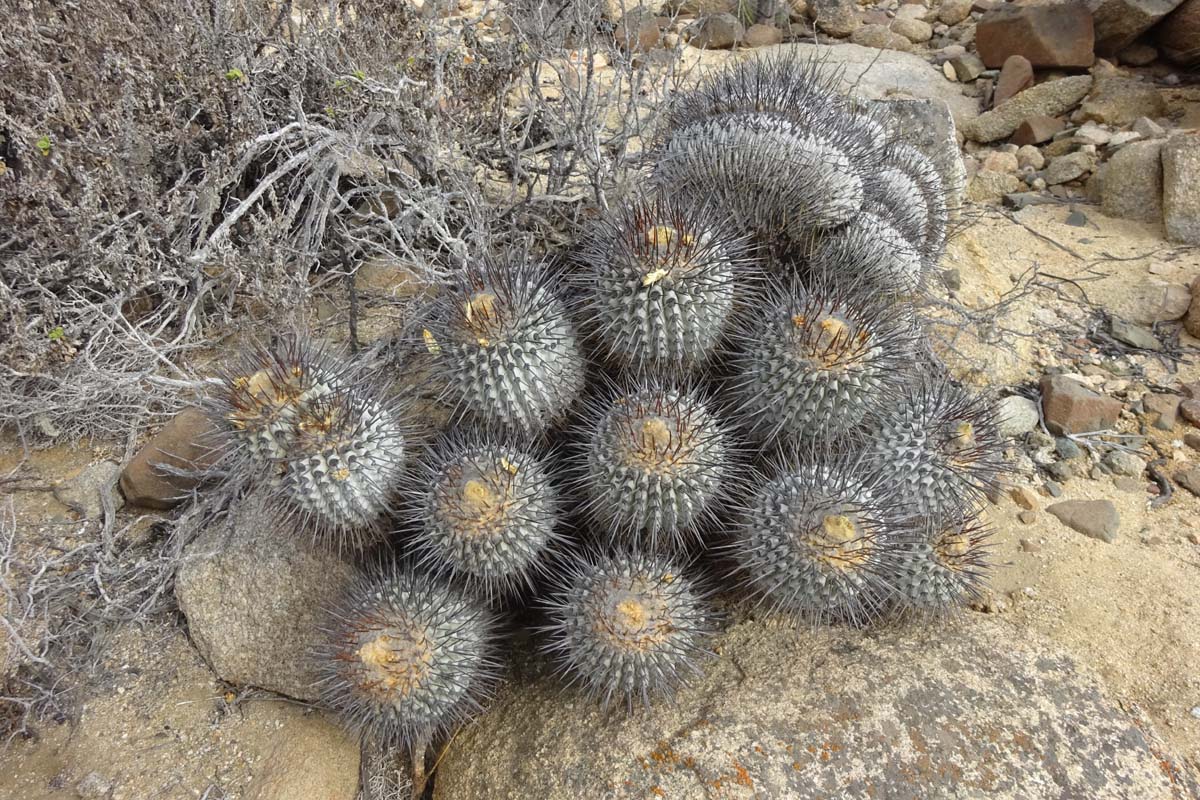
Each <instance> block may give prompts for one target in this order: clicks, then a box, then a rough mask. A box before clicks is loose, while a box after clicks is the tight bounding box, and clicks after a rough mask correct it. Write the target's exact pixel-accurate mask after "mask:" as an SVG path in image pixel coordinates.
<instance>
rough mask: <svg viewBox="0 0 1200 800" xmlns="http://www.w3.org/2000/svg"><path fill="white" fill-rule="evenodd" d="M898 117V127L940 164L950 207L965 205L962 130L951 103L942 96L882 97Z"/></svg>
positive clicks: (956, 207)
mask: <svg viewBox="0 0 1200 800" xmlns="http://www.w3.org/2000/svg"><path fill="white" fill-rule="evenodd" d="M876 102H877V103H882V104H885V105H886V106H887V109H888V111H889V112H890V113H891V115H892V118H893V119H894V120H895V121H896V130H897V131H898V132H899V134H900V136H901V137H903V138H904V140H905V141H907V142H908V143H909V144H911V145H912V146H913V147H915V148H917V149H918V150H920V151H921V152H922V153H923V154H924V155H925V157H926V158H928V159H929V160H930V161H932V162H933V164H934V166H936V167H937V169H938V173H939V174H940V175H941V176H942V185H943V186H944V187H945V189H946V207H947V208H949V209H950V210H951V212H953V211H955V210H956V209H958V208H959V206H961V205H962V201H963V193H964V192H965V191H966V185H967V170H966V167H964V166H963V161H962V156H961V154H960V150H959V147H958V132H957V130H956V128H955V125H954V117H953V116H952V115H951V113H950V109H949V107H947V105H946V104H945V103H943V102H941V101H938V100H878V101H876Z"/></svg>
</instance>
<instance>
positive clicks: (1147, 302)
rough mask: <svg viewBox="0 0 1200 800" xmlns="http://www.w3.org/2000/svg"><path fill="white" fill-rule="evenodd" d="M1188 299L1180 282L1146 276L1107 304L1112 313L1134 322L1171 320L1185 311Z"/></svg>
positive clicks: (1189, 299) (1149, 322) (1147, 323)
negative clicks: (1169, 281)
mask: <svg viewBox="0 0 1200 800" xmlns="http://www.w3.org/2000/svg"><path fill="white" fill-rule="evenodd" d="M1190 302H1191V298H1190V293H1189V292H1188V288H1187V287H1186V286H1184V285H1183V284H1182V283H1166V282H1163V281H1160V280H1155V279H1154V278H1147V279H1145V280H1143V281H1140V282H1139V283H1137V284H1135V285H1133V286H1131V287H1130V288H1129V289H1128V290H1127V291H1125V292H1123V293H1122V294H1121V295H1120V296H1119V297H1115V298H1113V299H1112V301H1111V302H1110V303H1109V304H1108V308H1109V310H1110V311H1111V312H1113V313H1114V314H1116V315H1118V316H1120V317H1123V318H1124V319H1126V320H1129V321H1130V322H1133V323H1136V324H1138V325H1153V324H1155V323H1156V322H1171V321H1173V320H1177V319H1179V318H1180V317H1182V316H1183V315H1184V314H1186V313H1187V310H1188V304H1189V303H1190Z"/></svg>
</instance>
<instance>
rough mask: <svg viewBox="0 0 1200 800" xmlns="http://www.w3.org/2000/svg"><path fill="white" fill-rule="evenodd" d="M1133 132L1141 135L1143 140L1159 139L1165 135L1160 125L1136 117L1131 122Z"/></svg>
mask: <svg viewBox="0 0 1200 800" xmlns="http://www.w3.org/2000/svg"><path fill="white" fill-rule="evenodd" d="M1133 130H1134V131H1135V132H1137V133H1140V134H1141V135H1142V138H1143V139H1159V138H1161V137H1163V136H1166V135H1167V132H1166V130H1165V129H1164V128H1163V126H1162V125H1159V124H1158V123H1157V122H1155V121H1154V120H1152V119H1150V118H1149V117H1138V118H1137V119H1135V120H1134V121H1133Z"/></svg>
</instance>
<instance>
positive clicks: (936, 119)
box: [843, 45, 967, 212]
mask: <svg viewBox="0 0 1200 800" xmlns="http://www.w3.org/2000/svg"><path fill="white" fill-rule="evenodd" d="M846 46H848V45H844V46H843V47H846ZM880 102H882V103H886V104H887V108H888V110H889V111H890V112H891V115H892V119H894V120H895V122H896V128H897V130H898V131H899V132H900V135H901V136H902V137H903V138H904V140H905V141H907V142H908V143H909V144H911V145H912V146H913V147H915V148H917V149H918V150H920V151H921V152H922V153H923V154H924V155H925V157H926V158H928V159H929V160H930V161H932V162H933V164H934V166H936V167H937V169H938V172H939V173H940V174H941V176H942V184H943V185H944V186H945V189H946V206H947V207H948V208H949V209H950V210H951V212H953V211H955V210H957V209H958V208H959V207H960V206H961V205H962V201H963V193H964V192H965V191H966V184H967V170H966V168H965V167H964V166H963V162H962V157H961V156H960V151H959V147H958V134H957V131H956V130H955V126H954V117H953V115H952V113H951V110H950V108H949V107H948V106H947V105H946V104H945V103H943V102H941V101H940V100H884V101H880Z"/></svg>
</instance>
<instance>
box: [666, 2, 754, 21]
mask: <svg viewBox="0 0 1200 800" xmlns="http://www.w3.org/2000/svg"><path fill="white" fill-rule="evenodd" d="M735 8H737V2H736V0H680V1H679V2H668V3H667V4H666V9H667V10H668V11H671V12H674V13H677V14H688V15H690V16H693V17H706V16H708V15H709V14H730V13H733V10H734V9H735Z"/></svg>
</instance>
